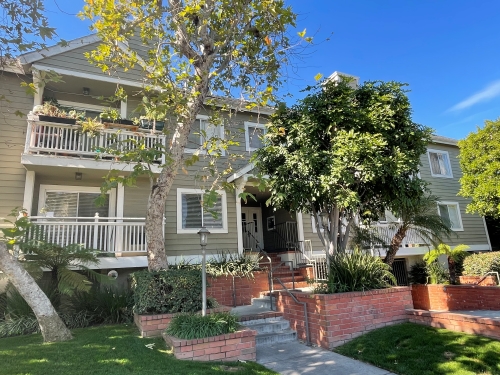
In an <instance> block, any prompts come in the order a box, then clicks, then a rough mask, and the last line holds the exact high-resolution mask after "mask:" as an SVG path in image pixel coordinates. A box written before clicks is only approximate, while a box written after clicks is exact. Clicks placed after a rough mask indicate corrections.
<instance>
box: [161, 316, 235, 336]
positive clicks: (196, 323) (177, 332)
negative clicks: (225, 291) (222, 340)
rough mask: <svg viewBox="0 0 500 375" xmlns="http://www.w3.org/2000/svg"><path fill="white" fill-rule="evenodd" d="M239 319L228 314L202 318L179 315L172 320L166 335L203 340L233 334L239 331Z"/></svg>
mask: <svg viewBox="0 0 500 375" xmlns="http://www.w3.org/2000/svg"><path fill="white" fill-rule="evenodd" d="M238 327H239V323H238V317H237V316H236V315H232V314H230V313H228V312H220V313H214V314H208V315H206V316H201V315H199V314H179V315H177V316H175V317H173V318H172V320H171V321H170V324H169V326H168V328H167V330H166V333H167V334H169V335H171V336H174V337H178V338H180V339H186V340H190V339H202V338H204V337H212V336H219V335H224V334H226V333H233V332H236V331H237V330H238Z"/></svg>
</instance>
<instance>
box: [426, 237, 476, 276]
mask: <svg viewBox="0 0 500 375" xmlns="http://www.w3.org/2000/svg"><path fill="white" fill-rule="evenodd" d="M468 248H469V246H467V245H457V246H455V247H454V248H453V249H452V248H451V247H450V246H448V245H446V244H444V243H442V244H440V245H438V247H437V248H435V249H432V250H431V251H429V252H428V253H427V254H425V255H424V261H425V262H426V263H427V265H430V264H432V263H434V262H436V261H437V259H438V258H439V257H440V256H441V255H446V256H447V258H448V270H449V271H450V282H451V283H452V284H456V283H457V264H458V263H461V262H462V261H463V260H464V259H465V257H466V256H467V255H468V253H467V251H466V250H467V249H468Z"/></svg>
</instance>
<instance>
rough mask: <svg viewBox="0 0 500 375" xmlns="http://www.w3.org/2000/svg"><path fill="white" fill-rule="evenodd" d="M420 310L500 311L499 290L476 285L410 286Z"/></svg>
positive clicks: (414, 301) (416, 306) (415, 303)
mask: <svg viewBox="0 0 500 375" xmlns="http://www.w3.org/2000/svg"><path fill="white" fill-rule="evenodd" d="M411 294H412V298H413V305H414V307H415V309H420V310H441V311H449V310H500V288H499V287H495V286H478V285H417V284H414V285H412V290H411Z"/></svg>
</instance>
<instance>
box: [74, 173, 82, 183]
mask: <svg viewBox="0 0 500 375" xmlns="http://www.w3.org/2000/svg"><path fill="white" fill-rule="evenodd" d="M82 177H83V173H82V172H75V180H77V181H80V180H81V179H82Z"/></svg>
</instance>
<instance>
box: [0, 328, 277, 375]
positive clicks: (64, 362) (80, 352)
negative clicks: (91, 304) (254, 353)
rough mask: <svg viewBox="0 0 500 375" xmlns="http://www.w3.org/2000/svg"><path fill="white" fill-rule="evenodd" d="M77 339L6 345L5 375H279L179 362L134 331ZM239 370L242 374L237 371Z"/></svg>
mask: <svg viewBox="0 0 500 375" xmlns="http://www.w3.org/2000/svg"><path fill="white" fill-rule="evenodd" d="M73 334H74V339H73V340H71V341H67V342H64V343H53V344H50V345H42V344H41V343H42V337H41V335H29V336H22V337H9V338H3V339H0V363H2V365H1V368H0V373H1V374H2V375H14V374H25V375H35V374H36V375H38V374H51V375H67V374H71V375H89V374H106V375H124V374H141V375H157V374H160V373H165V374H183V375H220V374H224V373H236V374H239V375H274V374H276V373H275V372H273V371H271V370H268V369H266V368H265V367H262V366H260V365H258V364H256V363H251V362H247V363H224V364H218V363H213V362H210V363H205V362H193V361H181V360H177V359H175V358H174V356H173V355H172V354H171V352H170V349H169V348H167V347H166V344H165V342H164V341H163V339H162V338H153V339H151V338H149V339H147V338H140V337H138V334H137V330H136V328H135V327H134V326H132V325H129V326H127V325H114V326H100V327H92V328H84V329H76V330H74V331H73ZM235 370H236V371H235Z"/></svg>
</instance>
